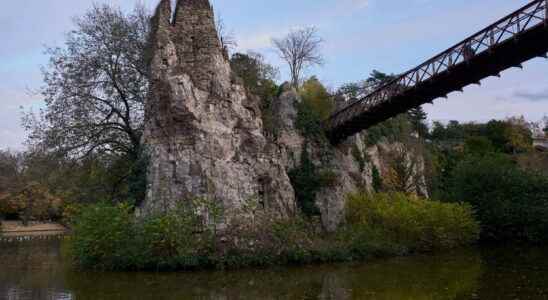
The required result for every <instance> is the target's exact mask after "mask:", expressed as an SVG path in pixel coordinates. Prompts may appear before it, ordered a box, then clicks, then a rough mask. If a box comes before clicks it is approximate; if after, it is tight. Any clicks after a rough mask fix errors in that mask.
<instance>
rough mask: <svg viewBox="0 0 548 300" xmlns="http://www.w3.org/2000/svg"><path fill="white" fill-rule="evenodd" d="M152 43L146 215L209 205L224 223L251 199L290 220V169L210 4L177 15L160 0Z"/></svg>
mask: <svg viewBox="0 0 548 300" xmlns="http://www.w3.org/2000/svg"><path fill="white" fill-rule="evenodd" d="M172 16H173V19H172ZM150 44H151V45H150V49H151V53H150V55H151V63H150V74H151V78H152V82H151V94H150V96H149V99H148V103H147V105H146V124H145V135H144V142H145V144H146V145H147V147H148V150H149V152H150V167H149V176H148V177H149V179H148V189H147V197H146V200H145V201H144V203H143V204H142V206H141V210H142V211H143V212H144V213H147V212H154V211H160V212H164V211H169V210H170V209H173V208H174V207H175V206H177V205H178V203H184V201H189V200H191V199H195V198H207V199H209V200H213V201H216V202H217V203H218V204H220V205H221V206H222V207H223V208H224V209H225V212H226V215H225V217H227V218H229V217H230V212H231V211H234V210H235V209H238V208H239V207H240V206H241V205H242V203H244V202H246V201H249V200H258V202H259V204H260V205H261V206H262V207H264V209H265V210H269V211H271V212H273V213H274V214H275V215H278V216H279V217H288V216H291V215H293V214H294V213H295V196H294V191H293V188H292V186H291V184H290V180H289V178H288V176H287V173H286V169H285V165H284V164H283V163H282V159H281V157H280V153H279V151H277V150H276V149H275V148H273V147H272V145H270V144H269V143H268V142H267V139H266V138H265V136H264V135H263V123H262V118H261V111H260V109H259V103H258V100H257V99H255V98H253V97H251V96H248V95H247V94H246V91H245V89H244V87H243V86H242V85H240V84H238V83H237V82H238V80H236V78H234V76H233V74H232V72H231V69H230V64H229V62H228V60H227V55H226V53H225V51H224V50H223V48H222V46H221V43H220V41H219V38H218V34H217V32H216V30H215V24H214V15H213V10H212V8H211V6H210V4H209V1H207V0H179V1H178V2H177V5H176V7H175V11H174V14H172V8H171V5H170V1H169V0H162V1H161V3H160V4H159V6H158V8H157V11H156V13H155V16H154V18H153V31H152V38H151V42H150Z"/></svg>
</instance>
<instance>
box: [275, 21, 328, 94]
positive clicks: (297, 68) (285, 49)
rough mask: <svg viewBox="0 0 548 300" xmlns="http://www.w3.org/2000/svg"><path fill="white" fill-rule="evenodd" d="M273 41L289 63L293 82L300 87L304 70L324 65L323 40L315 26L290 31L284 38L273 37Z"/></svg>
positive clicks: (282, 56) (281, 55) (279, 52)
mask: <svg viewBox="0 0 548 300" xmlns="http://www.w3.org/2000/svg"><path fill="white" fill-rule="evenodd" d="M272 43H273V44H274V47H275V48H276V50H277V51H278V54H279V55H280V58H282V59H283V60H284V61H285V62H287V64H288V65H289V70H290V71H291V83H292V85H293V86H294V87H298V86H299V83H300V80H301V76H302V73H303V71H304V70H305V69H306V68H308V67H311V66H314V65H323V62H324V60H323V56H322V55H321V53H320V48H321V45H322V43H323V40H322V39H321V38H320V37H319V36H318V30H317V29H316V28H315V27H308V28H304V29H299V30H295V31H292V32H290V33H289V34H288V35H287V36H286V37H284V38H282V39H273V40H272Z"/></svg>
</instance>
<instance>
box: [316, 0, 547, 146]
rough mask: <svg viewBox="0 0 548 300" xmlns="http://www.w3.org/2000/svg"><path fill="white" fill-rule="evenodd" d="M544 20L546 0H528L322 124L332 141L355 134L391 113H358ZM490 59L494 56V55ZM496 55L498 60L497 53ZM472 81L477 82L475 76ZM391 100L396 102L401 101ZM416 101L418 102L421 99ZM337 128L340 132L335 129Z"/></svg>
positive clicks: (472, 60) (466, 63) (469, 60)
mask: <svg viewBox="0 0 548 300" xmlns="http://www.w3.org/2000/svg"><path fill="white" fill-rule="evenodd" d="M547 24H548V0H535V1H532V2H531V3H529V4H527V5H526V6H524V7H522V8H521V9H519V10H517V11H515V12H514V13H512V14H510V15H508V16H506V17H504V18H502V19H501V20H499V21H497V22H496V23H494V24H492V25H490V26H488V27H487V28H485V29H483V30H481V31H479V32H478V33H476V34H474V35H472V36H470V37H468V38H467V39H465V40H463V41H462V42H460V43H458V44H456V45H455V46H453V47H451V48H449V49H447V50H446V51H443V52H442V53H440V54H438V55H436V56H434V57H433V58H431V59H429V60H428V61H426V62H424V63H423V64H421V65H419V66H418V67H416V68H414V69H412V70H410V71H408V72H406V73H404V74H402V75H400V76H398V77H397V78H395V79H394V80H392V81H390V82H388V83H386V84H384V85H382V86H380V87H379V88H377V89H376V90H374V91H373V92H371V93H369V94H368V95H366V96H364V97H362V98H361V99H359V100H357V101H353V102H352V103H350V104H349V105H347V106H346V107H344V108H342V109H340V110H339V111H337V112H335V113H334V114H333V115H332V116H331V117H330V118H329V119H328V120H327V121H326V124H325V126H326V128H327V131H328V132H329V133H330V136H331V139H332V141H333V142H340V141H341V140H344V139H345V138H346V137H348V136H350V135H352V134H355V133H357V132H359V131H361V130H363V129H366V128H368V127H370V126H373V125H375V123H379V122H381V121H384V120H386V119H387V118H389V117H392V116H393V115H391V114H386V115H387V116H386V118H385V119H383V118H380V119H379V118H375V119H378V120H375V121H374V122H361V123H363V125H361V124H359V123H360V122H357V121H359V120H360V119H363V118H360V115H362V114H365V113H367V112H368V111H371V110H374V108H375V107H376V106H379V105H381V104H382V105H386V103H389V102H390V101H392V100H393V99H396V98H397V97H398V96H402V95H404V94H405V93H407V92H408V91H409V90H413V89H421V88H426V87H427V86H428V87H430V86H431V83H432V82H435V81H436V80H437V79H438V78H442V77H443V78H447V76H448V73H451V72H452V70H454V69H458V68H460V69H462V68H463V67H466V66H469V65H470V64H474V63H475V58H476V57H479V56H482V55H484V54H485V55H489V54H490V53H491V52H492V51H497V49H498V48H499V47H501V45H503V44H505V43H509V42H516V43H520V37H521V36H522V35H525V34H526V33H527V32H529V31H531V30H534V29H535V28H538V27H547ZM537 38H538V36H537ZM523 46H524V47H528V45H523ZM546 50H548V49H545V52H544V54H545V53H546ZM485 55H484V56H485ZM485 57H487V56H485ZM491 59H495V58H494V56H493V58H491ZM497 59H499V60H500V57H498V58H497ZM524 59H529V57H528V56H527V57H524ZM523 61H525V60H523ZM514 66H515V67H521V64H520V63H518V64H516V65H514ZM508 67H512V66H508ZM506 68H507V67H506ZM468 69H469V70H468V72H473V71H474V70H473V68H468ZM494 69H496V71H497V73H495V74H489V75H491V76H498V75H499V73H498V69H500V68H494ZM472 77H473V76H472ZM482 78H483V77H482ZM476 83H479V80H478V81H477V82H476ZM461 89H462V86H460V87H456V88H455V89H452V90H453V91H454V90H461ZM437 96H441V97H444V96H447V94H442V95H437ZM432 100H433V99H427V101H426V102H430V101H432ZM426 102H424V103H426ZM395 104H396V105H399V104H401V103H395ZM416 104H418V105H420V104H422V103H416ZM418 105H414V106H418ZM393 111H394V112H398V111H399V110H398V109H394V110H393ZM350 123H352V124H350ZM339 130H340V131H342V132H338V131H339Z"/></svg>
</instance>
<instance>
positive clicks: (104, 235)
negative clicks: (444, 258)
mask: <svg viewBox="0 0 548 300" xmlns="http://www.w3.org/2000/svg"><path fill="white" fill-rule="evenodd" d="M189 203H198V204H197V205H195V206H192V205H191V206H186V207H180V208H178V209H176V210H173V211H171V212H169V213H167V214H162V215H152V216H147V217H142V218H139V217H136V216H135V215H134V214H133V213H132V212H131V208H130V207H129V206H127V205H124V204H119V205H112V204H108V203H99V204H96V205H90V206H86V207H84V208H83V209H82V210H81V211H80V213H79V214H78V216H77V218H76V219H75V222H74V223H73V228H74V234H73V237H72V238H71V240H70V242H71V248H72V251H71V253H72V255H73V258H74V260H75V262H76V263H77V264H78V265H80V266H82V267H86V268H95V269H103V270H105V269H106V270H138V269H139V270H140V269H148V270H174V269H177V270H180V269H187V270H188V269H196V268H238V267H245V266H266V265H278V264H303V263H312V262H337V261H352V260H361V259H366V258H370V257H374V256H384V255H401V254H407V253H412V252H420V251H433V250H441V249H449V248H454V247H459V246H463V245H467V244H470V243H473V242H475V240H476V237H477V230H478V227H477V226H478V225H477V223H476V222H475V221H474V219H473V216H472V212H471V210H470V208H469V207H468V206H466V205H461V204H447V203H446V204H444V203H439V202H432V201H428V200H425V199H420V198H417V197H412V196H406V195H404V194H376V195H367V194H355V195H352V196H351V197H350V199H349V204H348V205H349V207H348V212H349V213H348V216H347V222H346V224H347V225H345V226H343V227H341V228H340V229H339V230H338V231H337V232H335V233H331V234H326V233H324V232H323V231H322V230H320V229H319V228H320V226H319V225H318V224H316V223H315V221H314V219H303V218H293V219H287V220H282V219H278V218H274V217H273V216H271V215H268V214H265V213H263V212H262V211H260V210H259V211H255V212H254V213H252V214H250V210H247V211H242V213H241V214H239V218H236V219H234V220H232V221H231V222H230V223H229V224H227V225H226V226H225V229H224V230H223V231H217V230H215V229H216V228H217V226H218V223H217V222H219V220H213V221H212V222H209V223H204V221H203V218H202V217H201V215H199V214H198V213H197V212H198V211H199V209H198V208H199V207H201V206H202V205H204V203H207V201H206V202H203V201H198V202H193V201H190V202H189ZM251 206H252V205H250V206H248V207H251ZM244 209H245V208H244ZM105 220H109V221H108V222H105Z"/></svg>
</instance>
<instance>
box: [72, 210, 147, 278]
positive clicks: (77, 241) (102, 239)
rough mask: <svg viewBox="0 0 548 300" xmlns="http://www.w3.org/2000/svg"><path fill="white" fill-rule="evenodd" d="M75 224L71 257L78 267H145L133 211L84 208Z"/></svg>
mask: <svg viewBox="0 0 548 300" xmlns="http://www.w3.org/2000/svg"><path fill="white" fill-rule="evenodd" d="M74 220H75V222H74V223H73V224H72V229H73V235H72V240H71V242H72V243H71V244H72V249H71V250H72V253H73V255H74V258H75V259H76V262H77V264H78V265H81V266H83V267H91V268H96V269H127V268H131V267H132V266H134V265H139V266H140V265H142V259H143V257H144V256H145V255H146V254H145V253H141V250H142V248H140V247H139V245H137V243H136V242H135V241H136V232H135V220H134V217H133V214H132V213H131V209H130V207H128V206H126V205H118V206H113V205H111V204H108V203H106V202H102V203H99V204H97V205H90V206H87V207H85V208H83V209H82V210H81V211H80V213H79V215H78V216H77V217H75V218H74Z"/></svg>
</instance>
